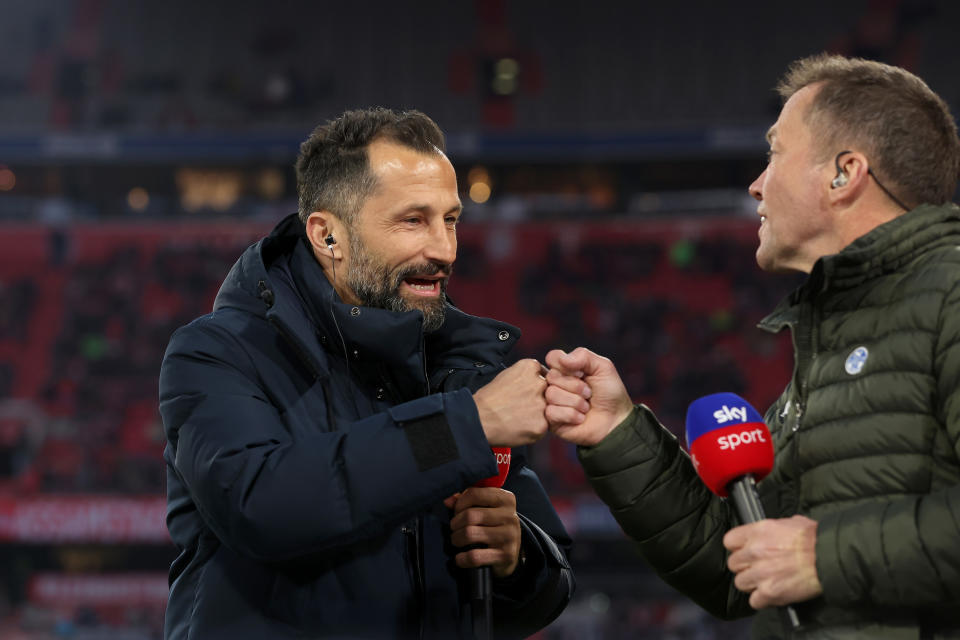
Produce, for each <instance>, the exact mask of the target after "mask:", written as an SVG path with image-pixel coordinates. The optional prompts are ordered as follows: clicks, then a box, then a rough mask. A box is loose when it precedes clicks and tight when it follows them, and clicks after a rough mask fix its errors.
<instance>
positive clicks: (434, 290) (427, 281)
mask: <svg viewBox="0 0 960 640" xmlns="http://www.w3.org/2000/svg"><path fill="white" fill-rule="evenodd" d="M403 284H404V285H406V286H405V287H404V288H406V289H409V290H410V291H412V292H413V293H414V294H415V295H418V296H437V295H440V279H439V278H404V279H403Z"/></svg>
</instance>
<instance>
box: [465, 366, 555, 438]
mask: <svg viewBox="0 0 960 640" xmlns="http://www.w3.org/2000/svg"><path fill="white" fill-rule="evenodd" d="M543 373H544V369H543V365H541V364H540V363H539V362H537V361H536V360H532V359H526V360H520V361H519V362H517V363H515V364H514V365H513V366H511V367H509V368H508V369H505V370H503V371H501V372H500V373H499V374H497V377H496V378H494V379H493V380H491V381H490V382H488V383H487V384H485V385H484V386H482V387H480V388H479V389H478V390H477V391H476V393H474V394H473V400H474V402H476V403H477V412H478V413H479V414H480V424H482V425H483V432H484V434H486V436H487V441H488V442H489V443H490V446H491V447H520V446H523V445H525V444H531V443H533V442H536V441H537V440H539V439H540V438H542V437H543V436H544V434H545V433H546V432H547V420H546V418H545V417H544V411H545V409H546V406H547V403H546V400H545V399H544V397H543V392H544V391H545V390H546V388H547V382H546V380H544V378H543Z"/></svg>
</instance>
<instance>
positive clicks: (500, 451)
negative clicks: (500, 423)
mask: <svg viewBox="0 0 960 640" xmlns="http://www.w3.org/2000/svg"><path fill="white" fill-rule="evenodd" d="M492 450H493V454H494V455H495V456H496V457H497V475H495V476H490V477H489V478H484V479H483V480H480V481H479V482H477V483H476V484H475V485H473V486H475V487H494V488H497V489H499V488H500V487H502V486H503V483H504V482H505V481H506V479H507V474H508V473H509V472H510V447H492ZM468 573H469V581H470V613H471V616H470V617H471V618H472V619H473V637H474V638H476V639H477V640H492V638H493V574H492V571H491V570H490V566H489V565H487V566H483V567H471V568H470V569H469V571H468Z"/></svg>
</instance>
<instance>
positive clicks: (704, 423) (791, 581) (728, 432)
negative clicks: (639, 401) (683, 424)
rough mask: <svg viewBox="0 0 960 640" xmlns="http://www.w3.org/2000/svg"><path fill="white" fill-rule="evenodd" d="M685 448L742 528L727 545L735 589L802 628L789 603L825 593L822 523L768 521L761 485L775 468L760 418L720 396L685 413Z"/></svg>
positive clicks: (731, 533)
mask: <svg viewBox="0 0 960 640" xmlns="http://www.w3.org/2000/svg"><path fill="white" fill-rule="evenodd" d="M687 444H688V445H689V448H690V456H691V458H692V460H693V466H694V468H695V469H696V470H697V473H698V474H699V475H700V478H701V479H702V480H703V483H704V484H705V485H707V488H708V489H710V490H711V491H712V492H713V493H715V494H717V495H719V496H722V497H727V496H729V497H730V498H731V499H732V501H733V503H734V507H735V508H736V510H737V515H738V516H739V518H740V522H741V523H743V525H742V526H739V527H735V528H733V529H731V530H730V531H729V532H727V534H726V535H725V536H724V538H723V544H724V546H725V547H726V548H727V549H728V550H729V551H730V552H731V553H730V556H729V558H728V559H727V566H728V567H729V568H730V570H731V571H732V572H733V573H734V574H736V577H735V578H734V585H735V586H736V587H737V588H738V589H740V590H741V591H743V592H745V593H749V594H750V606H752V607H753V608H754V609H762V608H764V607H768V606H777V605H788V606H786V607H785V608H784V617H785V619H786V622H787V624H789V625H790V626H791V627H792V628H794V629H797V628H799V627H800V621H799V618H798V617H797V613H796V611H795V609H794V608H793V607H792V606H789V604H790V603H792V602H801V601H803V600H809V599H810V598H813V597H816V596H817V595H819V594H820V593H822V589H821V587H820V581H819V579H818V578H817V572H816V558H815V553H814V551H815V545H816V527H817V523H816V522H815V521H813V520H810V519H809V518H806V517H804V516H794V517H793V518H787V519H775V520H767V519H765V518H766V516H765V515H764V513H763V505H762V504H761V503H760V499H759V497H758V495H757V488H756V481H757V480H762V479H763V478H764V477H765V476H766V475H767V474H768V473H770V471H771V470H772V469H773V442H772V439H771V437H770V431H769V430H768V429H767V426H766V425H765V424H764V423H763V418H761V417H760V414H759V413H757V410H756V409H754V408H753V407H752V406H750V404H749V403H748V402H747V401H746V400H744V399H743V398H741V397H740V396H737V395H735V394H733V393H715V394H713V395H709V396H705V397H703V398H700V399H698V400H696V401H694V402H693V403H692V404H691V405H690V408H689V409H688V410H687Z"/></svg>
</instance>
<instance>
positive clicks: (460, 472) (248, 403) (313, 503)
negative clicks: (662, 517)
mask: <svg viewBox="0 0 960 640" xmlns="http://www.w3.org/2000/svg"><path fill="white" fill-rule="evenodd" d="M422 318H423V316H422V314H421V313H420V312H419V311H410V312H405V313H396V312H391V311H385V310H381V309H373V308H369V307H356V306H352V305H348V304H343V303H342V302H341V301H340V299H339V297H338V296H337V295H336V294H335V293H334V291H333V288H332V287H331V286H330V284H329V282H328V281H327V280H326V278H325V276H324V275H323V272H322V270H321V269H320V266H319V264H318V263H317V262H316V260H315V259H314V258H313V255H312V253H311V251H310V248H309V247H308V245H307V243H306V240H305V238H304V235H303V227H302V225H301V224H300V222H299V220H297V218H296V216H290V217H288V218H286V219H285V220H284V221H282V222H281V223H280V224H279V225H278V226H277V228H276V229H274V231H273V232H272V233H271V234H270V236H268V237H266V238H264V239H263V240H261V241H260V242H258V243H257V244H255V245H253V246H252V247H250V248H249V249H248V250H247V251H246V252H245V253H244V254H243V255H242V257H241V258H240V259H239V260H238V261H237V263H236V264H235V265H234V267H233V269H232V270H231V271H230V273H229V275H228V276H227V278H226V280H225V282H224V283H223V286H222V287H221V289H220V292H219V294H218V295H217V298H216V302H215V303H214V310H213V312H212V313H210V314H208V315H206V316H203V317H201V318H199V319H197V320H195V321H194V322H192V323H190V324H189V325H187V326H186V327H183V328H181V329H179V330H178V331H177V332H176V333H175V334H174V335H173V337H172V338H171V340H170V344H169V346H168V348H167V352H166V355H165V356H164V360H163V366H162V369H161V373H160V411H161V414H162V417H163V423H164V428H165V430H166V435H167V439H168V444H167V447H166V451H165V459H166V463H167V494H168V512H167V525H168V528H169V530H170V535H171V537H172V539H173V541H174V543H175V544H176V545H177V547H178V549H179V551H180V553H179V556H178V557H177V559H176V560H175V561H174V563H173V565H172V566H171V569H170V600H169V604H168V608H167V617H166V629H165V636H166V638H168V639H171V640H172V639H178V640H179V639H183V640H186V639H187V638H190V639H194V638H196V639H204V640H205V639H208V638H234V639H235V638H312V637H338V638H406V637H413V638H417V637H419V638H451V637H467V635H468V634H469V630H470V618H469V613H468V611H469V609H468V608H467V607H466V606H465V602H466V596H467V593H466V591H467V589H466V584H465V580H464V572H463V571H462V570H459V569H458V568H457V567H456V566H455V563H454V561H453V556H454V555H455V553H456V552H457V551H459V550H458V549H455V548H453V547H452V545H451V544H450V540H449V539H450V531H449V521H450V516H451V513H450V511H449V510H448V509H446V508H445V507H444V506H443V504H442V500H443V499H444V498H446V497H447V496H450V495H451V494H453V493H455V492H457V491H461V490H463V489H464V488H466V487H469V486H470V485H472V484H474V483H475V482H476V481H478V480H480V479H482V478H485V477H488V476H491V475H494V474H495V473H496V471H497V467H496V462H495V459H494V456H493V455H492V454H491V451H490V446H489V444H488V443H487V440H486V438H485V437H484V434H483V430H482V428H481V425H480V421H479V418H478V415H477V409H476V405H475V404H474V402H473V399H472V395H471V391H472V390H475V389H476V388H479V387H480V386H482V385H483V384H485V383H486V382H488V381H489V380H491V379H492V378H493V376H494V375H496V373H498V372H499V371H500V370H502V368H503V364H502V362H503V359H504V357H505V355H506V353H507V351H508V350H509V348H510V347H511V346H512V345H513V343H514V342H515V341H516V339H517V337H518V334H519V332H518V330H517V329H516V328H514V327H511V326H509V325H507V324H504V323H500V322H495V321H493V320H488V319H482V318H476V317H473V316H469V315H467V314H464V313H462V312H461V311H459V310H457V309H456V308H454V307H449V308H448V313H447V320H446V322H445V323H444V326H443V327H442V328H441V329H440V330H439V331H437V332H433V333H430V334H424V332H423V331H422V329H421V324H422ZM341 336H342V337H341ZM345 355H346V357H345ZM504 488H505V489H508V490H510V491H512V492H513V493H514V494H515V495H516V498H517V511H518V513H519V514H520V516H521V528H522V548H523V551H524V556H525V561H524V563H523V566H521V567H519V568H518V569H517V571H516V572H515V574H514V575H513V576H510V577H508V578H506V579H504V580H495V581H494V624H495V630H496V637H498V638H499V637H519V636H524V635H528V634H530V633H533V632H534V631H535V630H536V629H538V628H541V627H543V626H544V625H546V624H547V623H549V622H550V621H551V620H553V619H554V618H555V617H556V616H557V615H558V614H559V613H560V611H561V610H562V609H563V607H564V606H565V605H566V603H567V602H568V601H569V598H570V595H571V593H572V590H573V577H572V574H571V572H570V568H569V565H568V563H567V559H566V556H565V552H564V551H562V550H561V549H560V547H563V548H567V547H568V546H569V542H570V540H569V537H568V536H567V534H566V532H565V531H564V528H563V526H562V524H561V523H560V520H559V519H558V518H557V515H556V513H555V511H554V510H553V508H552V506H551V505H550V502H549V500H548V499H547V496H546V494H545V492H544V490H543V487H542V486H541V484H540V481H539V480H538V479H537V477H536V475H535V474H534V473H533V472H532V471H531V470H530V469H529V468H527V467H526V466H525V465H524V457H523V454H522V450H517V451H515V452H514V456H513V461H512V467H511V470H510V475H509V477H508V479H507V482H506V484H505V485H504ZM558 545H559V546H558Z"/></svg>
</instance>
